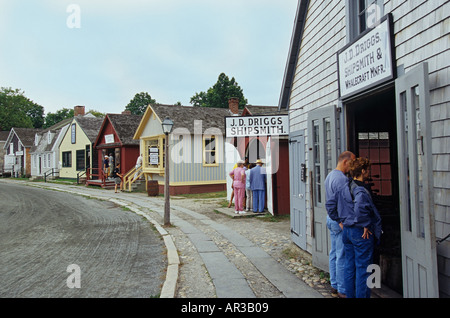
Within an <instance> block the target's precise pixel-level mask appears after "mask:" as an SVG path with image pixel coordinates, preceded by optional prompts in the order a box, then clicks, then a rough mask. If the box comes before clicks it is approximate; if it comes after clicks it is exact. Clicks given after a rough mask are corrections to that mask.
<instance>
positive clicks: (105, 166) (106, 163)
mask: <svg viewBox="0 0 450 318" xmlns="http://www.w3.org/2000/svg"><path fill="white" fill-rule="evenodd" d="M103 173H104V176H103V178H104V179H105V180H106V179H107V178H108V177H109V157H108V156H107V155H105V158H104V159H103Z"/></svg>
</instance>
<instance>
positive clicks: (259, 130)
mask: <svg viewBox="0 0 450 318" xmlns="http://www.w3.org/2000/svg"><path fill="white" fill-rule="evenodd" d="M225 126H226V137H258V136H275V135H276V136H286V135H289V116H288V115H273V116H243V117H226V118H225Z"/></svg>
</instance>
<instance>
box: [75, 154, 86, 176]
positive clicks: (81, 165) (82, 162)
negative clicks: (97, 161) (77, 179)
mask: <svg viewBox="0 0 450 318" xmlns="http://www.w3.org/2000/svg"><path fill="white" fill-rule="evenodd" d="M76 155H77V157H76V160H77V162H76V169H77V171H82V170H84V169H85V168H86V159H85V155H86V154H85V152H84V149H83V150H77V153H76Z"/></svg>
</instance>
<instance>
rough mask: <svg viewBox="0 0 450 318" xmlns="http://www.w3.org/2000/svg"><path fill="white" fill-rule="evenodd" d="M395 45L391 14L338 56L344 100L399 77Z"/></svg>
mask: <svg viewBox="0 0 450 318" xmlns="http://www.w3.org/2000/svg"><path fill="white" fill-rule="evenodd" d="M392 41H393V36H392V15H391V14H389V15H387V16H385V17H384V18H382V19H381V20H380V23H379V24H378V25H377V26H376V27H374V28H372V29H368V30H367V31H365V32H364V33H362V34H361V35H360V36H359V37H358V38H357V39H356V40H355V41H354V42H352V43H350V44H348V45H346V46H345V47H344V48H343V49H342V50H340V51H339V52H338V54H337V55H338V75H339V93H340V97H341V99H344V98H346V97H349V96H352V95H355V94H357V93H359V92H361V91H364V90H366V89H368V88H371V87H374V86H376V85H379V84H381V83H383V82H386V81H388V80H391V79H393V78H394V77H395V67H394V58H393V42H392Z"/></svg>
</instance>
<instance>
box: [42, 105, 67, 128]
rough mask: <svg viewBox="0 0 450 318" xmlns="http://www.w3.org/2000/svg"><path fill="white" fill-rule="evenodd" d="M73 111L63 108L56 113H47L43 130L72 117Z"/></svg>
mask: <svg viewBox="0 0 450 318" xmlns="http://www.w3.org/2000/svg"><path fill="white" fill-rule="evenodd" d="M73 115H74V114H73V109H68V108H63V109H59V110H57V111H56V113H48V114H47V116H45V124H44V128H48V127H51V126H53V125H55V124H57V123H59V122H61V121H63V120H64V119H68V118H72V117H73Z"/></svg>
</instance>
